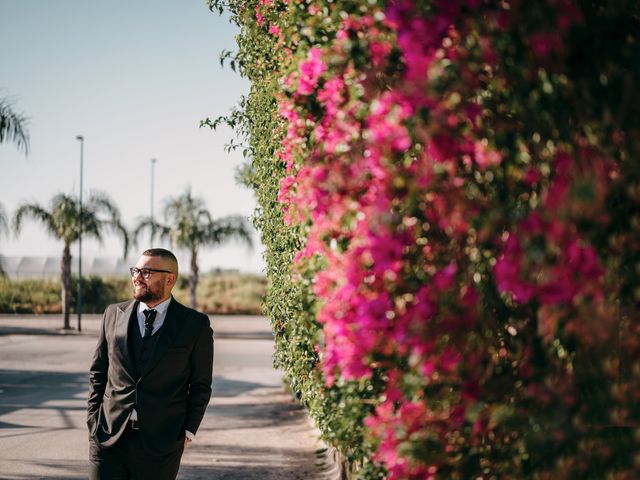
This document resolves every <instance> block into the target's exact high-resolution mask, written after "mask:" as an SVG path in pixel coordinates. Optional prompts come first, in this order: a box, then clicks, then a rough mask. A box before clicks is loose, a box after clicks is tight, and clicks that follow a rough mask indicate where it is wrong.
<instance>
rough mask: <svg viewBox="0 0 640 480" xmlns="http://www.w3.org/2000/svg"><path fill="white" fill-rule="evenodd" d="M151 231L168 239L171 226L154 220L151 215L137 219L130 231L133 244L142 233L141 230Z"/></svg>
mask: <svg viewBox="0 0 640 480" xmlns="http://www.w3.org/2000/svg"><path fill="white" fill-rule="evenodd" d="M145 231H148V232H153V234H154V235H158V236H159V237H160V238H162V239H170V238H171V228H170V227H168V226H166V225H162V224H161V223H158V222H156V221H155V220H153V219H152V218H151V217H144V218H142V219H141V220H139V221H138V224H137V225H136V227H135V228H134V229H133V232H132V233H131V237H132V239H131V240H132V242H133V244H134V245H136V246H137V245H138V237H140V235H142V233H143V232H145Z"/></svg>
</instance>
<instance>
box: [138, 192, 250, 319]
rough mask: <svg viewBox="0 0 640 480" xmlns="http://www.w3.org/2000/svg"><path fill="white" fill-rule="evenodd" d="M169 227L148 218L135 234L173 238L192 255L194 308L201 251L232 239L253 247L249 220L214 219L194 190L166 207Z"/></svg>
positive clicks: (190, 279)
mask: <svg viewBox="0 0 640 480" xmlns="http://www.w3.org/2000/svg"><path fill="white" fill-rule="evenodd" d="M164 220H165V224H164V225H163V224H160V223H157V222H155V221H154V219H152V218H150V217H147V218H145V219H143V220H141V221H140V223H139V224H138V226H137V227H136V229H135V231H134V233H133V235H134V238H136V239H137V238H138V235H140V233H141V232H142V231H143V230H146V229H150V230H151V232H152V233H158V235H159V236H160V238H164V239H169V240H170V241H171V244H172V246H174V247H176V248H180V249H184V250H187V251H188V252H189V254H190V256H191V262H190V267H191V274H190V275H189V295H190V302H191V307H192V308H196V288H197V287H198V272H199V269H198V252H199V251H200V249H201V248H203V247H207V246H212V247H213V246H216V245H220V244H222V243H225V242H227V241H229V240H238V241H241V242H244V243H246V244H247V245H248V246H249V247H251V245H252V244H251V233H250V228H249V227H248V226H247V221H246V220H245V219H244V218H242V217H240V216H237V215H234V216H230V217H226V218H222V219H218V220H214V219H213V218H212V217H211V214H210V213H209V210H207V207H206V204H205V202H204V200H202V199H201V198H198V197H194V196H192V195H191V189H190V188H187V190H186V191H185V193H183V194H182V195H179V196H178V197H175V198H170V199H168V201H167V203H166V205H165V208H164Z"/></svg>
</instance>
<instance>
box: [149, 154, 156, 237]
mask: <svg viewBox="0 0 640 480" xmlns="http://www.w3.org/2000/svg"><path fill="white" fill-rule="evenodd" d="M156 162H157V160H156V159H155V158H152V159H151V208H150V215H149V218H150V219H151V241H150V243H149V247H153V237H154V236H155V233H156V228H155V225H154V222H155V220H154V218H153V184H154V170H155V169H154V166H155V164H156Z"/></svg>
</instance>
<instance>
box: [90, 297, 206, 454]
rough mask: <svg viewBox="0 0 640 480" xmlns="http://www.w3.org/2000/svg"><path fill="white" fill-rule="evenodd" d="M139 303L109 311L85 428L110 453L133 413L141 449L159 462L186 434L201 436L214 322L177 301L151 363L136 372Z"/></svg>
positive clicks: (93, 371) (95, 364)
mask: <svg viewBox="0 0 640 480" xmlns="http://www.w3.org/2000/svg"><path fill="white" fill-rule="evenodd" d="M137 304H138V302H136V301H135V300H129V301H127V302H123V303H118V304H114V305H109V306H108V307H107V309H106V310H105V313H104V318H103V321H102V329H101V331H100V337H99V339H98V345H97V347H96V351H95V353H94V355H93V361H92V362H91V368H90V370H89V401H88V419H87V425H88V426H89V434H90V436H91V437H92V438H93V439H94V440H95V442H96V443H97V444H98V445H99V446H101V447H110V446H111V445H113V444H115V443H116V441H117V440H118V438H120V435H122V432H123V431H124V429H125V426H126V423H127V420H128V419H129V416H130V415H131V411H132V410H133V408H134V406H135V408H136V411H137V413H138V422H139V426H140V432H139V433H140V437H141V439H142V444H143V445H144V448H145V449H146V450H147V451H148V453H150V454H151V455H158V456H162V455H166V454H168V453H171V452H174V451H176V450H177V449H179V448H182V444H183V442H184V435H185V434H184V432H185V430H189V431H190V432H192V433H194V434H195V433H196V432H197V431H198V427H199V425H200V422H201V421H202V417H203V416H204V412H205V410H206V408H207V405H208V404H209V399H210V397H211V377H212V369H213V332H212V330H211V326H210V322H209V317H207V316H206V315H204V314H202V313H199V312H197V311H195V310H192V309H190V308H187V307H185V306H184V305H182V304H180V303H178V302H177V301H175V300H174V299H172V300H171V303H170V304H169V309H168V310H167V316H166V317H165V321H164V324H163V325H162V328H161V329H160V330H159V331H158V333H157V335H159V337H158V340H157V343H156V347H155V350H154V351H153V354H152V357H151V360H150V361H149V362H148V364H147V367H146V368H145V371H143V372H136V367H135V361H134V358H133V354H132V352H131V351H130V349H129V344H130V342H129V339H128V335H129V319H130V318H131V314H132V313H133V311H134V308H137ZM138 374H139V378H138Z"/></svg>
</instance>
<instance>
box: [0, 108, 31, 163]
mask: <svg viewBox="0 0 640 480" xmlns="http://www.w3.org/2000/svg"><path fill="white" fill-rule="evenodd" d="M26 124H27V119H26V117H25V116H24V115H22V114H19V113H16V112H15V111H14V110H13V106H12V105H11V102H10V101H9V100H8V99H7V98H0V143H5V142H7V141H13V142H15V144H16V146H17V147H18V149H22V150H24V153H25V154H28V153H29V134H28V133H27V129H26Z"/></svg>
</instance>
